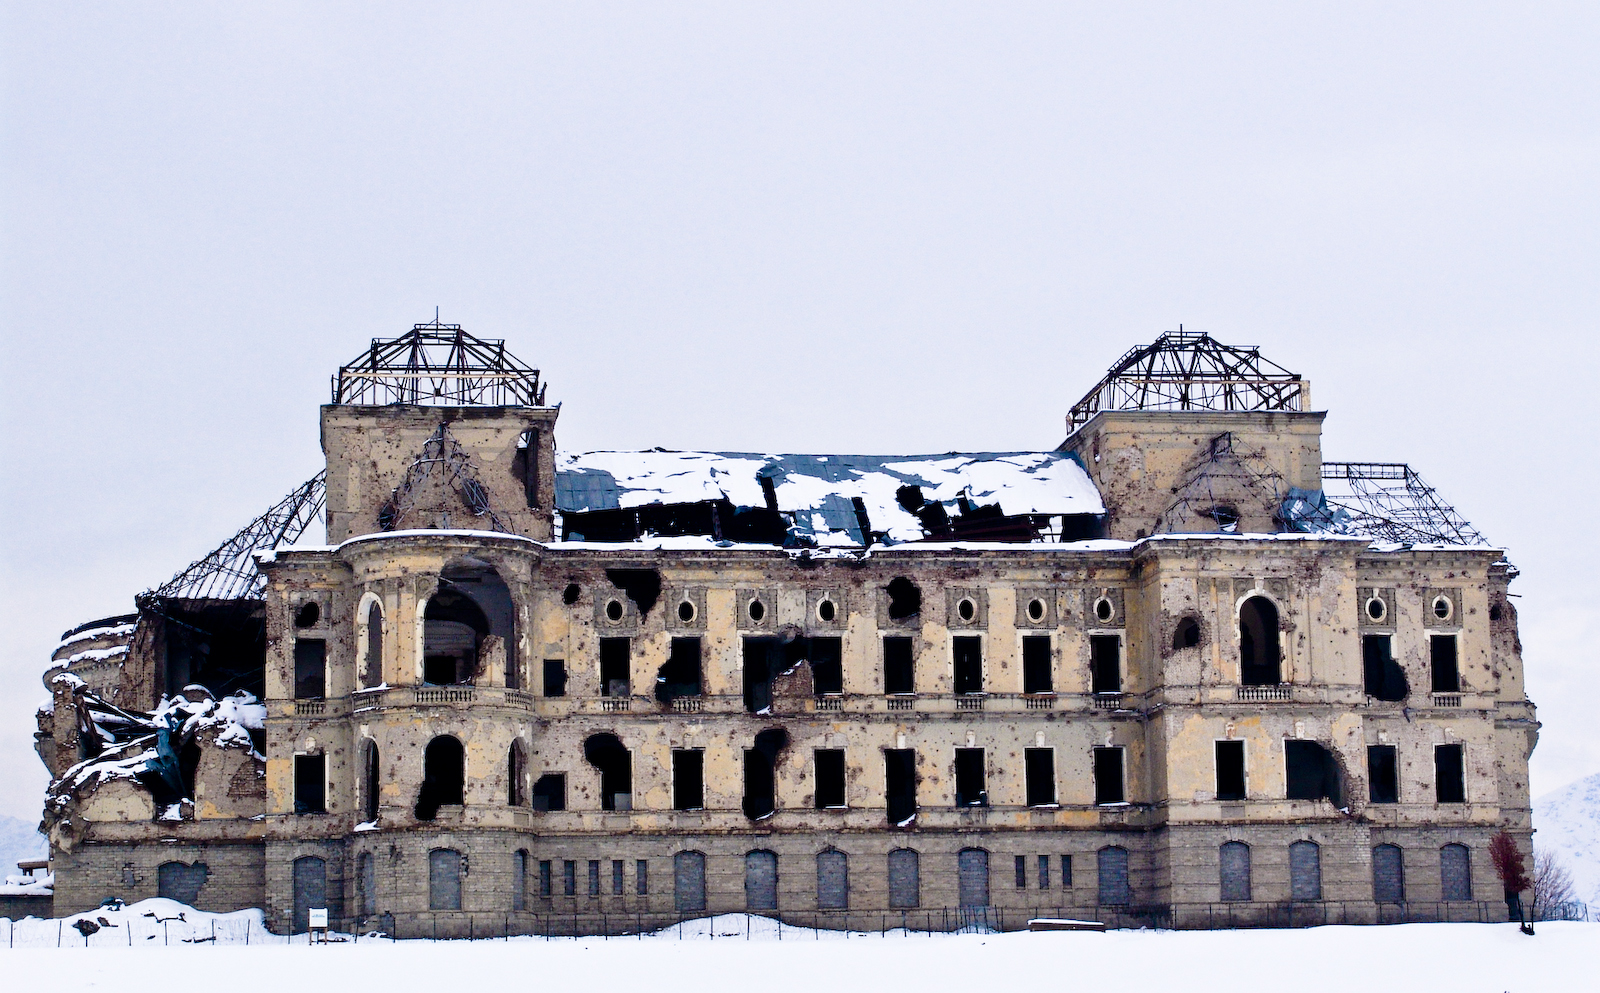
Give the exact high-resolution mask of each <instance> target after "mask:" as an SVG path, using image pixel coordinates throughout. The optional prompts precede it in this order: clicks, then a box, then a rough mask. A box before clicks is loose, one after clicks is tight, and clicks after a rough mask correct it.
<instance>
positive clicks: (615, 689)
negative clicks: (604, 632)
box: [600, 638, 633, 696]
mask: <svg viewBox="0 0 1600 993" xmlns="http://www.w3.org/2000/svg"><path fill="white" fill-rule="evenodd" d="M632 646H633V641H632V639H630V638H601V639H600V695H601V696H627V695H628V694H629V693H630V692H632V679H633V677H632V675H631V673H630V669H631V667H632V665H633V647H632Z"/></svg>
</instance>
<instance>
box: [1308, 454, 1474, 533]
mask: <svg viewBox="0 0 1600 993" xmlns="http://www.w3.org/2000/svg"><path fill="white" fill-rule="evenodd" d="M1322 487H1323V492H1324V493H1325V494H1326V495H1327V502H1328V506H1329V508H1331V509H1332V510H1333V511H1334V512H1335V513H1338V512H1342V513H1343V514H1344V515H1347V518H1348V519H1347V520H1345V521H1343V522H1342V526H1343V530H1344V533H1346V534H1355V535H1361V536H1363V537H1371V538H1376V539H1378V540H1379V541H1392V542H1397V543H1400V544H1430V545H1487V544H1488V541H1487V540H1485V538H1484V537H1483V535H1481V534H1479V533H1478V530H1477V529H1476V528H1474V527H1473V526H1472V525H1471V524H1470V523H1468V521H1467V519H1466V518H1465V517H1462V516H1461V514H1459V513H1458V512H1457V511H1456V509H1455V508H1454V507H1452V506H1451V505H1450V504H1449V503H1447V502H1446V501H1445V499H1444V498H1443V497H1442V496H1440V495H1439V491H1438V490H1436V489H1434V488H1433V487H1432V486H1429V485H1428V484H1427V483H1426V482H1424V481H1423V479H1422V477H1421V476H1420V475H1418V474H1417V472H1416V470H1414V469H1412V468H1411V467H1410V466H1409V465H1406V464H1405V463H1404V462H1324V463H1322Z"/></svg>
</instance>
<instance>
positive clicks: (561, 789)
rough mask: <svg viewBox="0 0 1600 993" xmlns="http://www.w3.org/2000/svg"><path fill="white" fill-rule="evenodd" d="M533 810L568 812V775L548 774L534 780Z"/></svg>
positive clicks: (559, 773) (561, 773) (560, 773)
mask: <svg viewBox="0 0 1600 993" xmlns="http://www.w3.org/2000/svg"><path fill="white" fill-rule="evenodd" d="M533 809H534V810H566V809H567V774H566V773H564V772H547V773H545V774H544V775H542V776H540V777H539V778H538V779H536V780H534V783H533Z"/></svg>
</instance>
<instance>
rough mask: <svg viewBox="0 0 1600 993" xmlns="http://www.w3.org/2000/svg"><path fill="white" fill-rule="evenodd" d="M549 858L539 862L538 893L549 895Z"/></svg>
mask: <svg viewBox="0 0 1600 993" xmlns="http://www.w3.org/2000/svg"><path fill="white" fill-rule="evenodd" d="M550 876H551V873H550V860H549V859H543V860H541V861H540V862H539V895H540V896H549V895H550V886H551V882H552V880H551V878H550Z"/></svg>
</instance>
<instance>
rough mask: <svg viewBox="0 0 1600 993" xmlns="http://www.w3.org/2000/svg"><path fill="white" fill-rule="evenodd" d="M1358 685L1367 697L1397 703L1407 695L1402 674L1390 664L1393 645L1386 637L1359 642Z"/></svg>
mask: <svg viewBox="0 0 1600 993" xmlns="http://www.w3.org/2000/svg"><path fill="white" fill-rule="evenodd" d="M1361 681H1362V684H1363V689H1364V690H1365V691H1366V694H1367V696H1370V697H1372V698H1373V699H1375V700H1384V701H1386V702H1389V703H1397V702H1399V701H1401V700H1404V699H1405V698H1406V696H1407V694H1409V693H1410V692H1411V686H1410V684H1409V682H1408V681H1407V680H1406V671H1405V669H1404V668H1402V667H1401V665H1400V663H1398V662H1396V661H1395V660H1394V641H1393V639H1392V638H1391V637H1390V636H1389V635H1386V634H1369V635H1364V636H1363V637H1362V639H1361Z"/></svg>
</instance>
